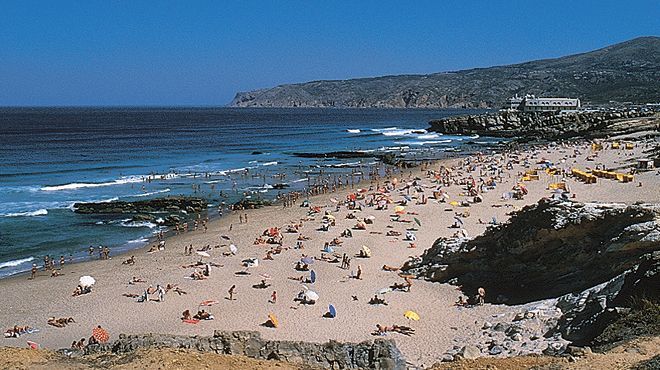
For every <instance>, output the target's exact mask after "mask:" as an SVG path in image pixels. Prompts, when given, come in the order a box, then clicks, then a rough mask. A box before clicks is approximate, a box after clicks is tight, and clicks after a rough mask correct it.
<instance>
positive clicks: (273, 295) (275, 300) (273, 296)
mask: <svg viewBox="0 0 660 370" xmlns="http://www.w3.org/2000/svg"><path fill="white" fill-rule="evenodd" d="M276 302H277V291H275V290H273V294H271V295H270V303H272V304H275V303H276Z"/></svg>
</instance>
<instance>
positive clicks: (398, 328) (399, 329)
mask: <svg viewBox="0 0 660 370" xmlns="http://www.w3.org/2000/svg"><path fill="white" fill-rule="evenodd" d="M388 332H395V333H401V334H403V335H406V336H411V335H413V334H415V329H413V328H411V327H409V326H402V325H392V326H383V325H380V324H376V330H375V331H374V332H373V333H371V335H387V333H388Z"/></svg>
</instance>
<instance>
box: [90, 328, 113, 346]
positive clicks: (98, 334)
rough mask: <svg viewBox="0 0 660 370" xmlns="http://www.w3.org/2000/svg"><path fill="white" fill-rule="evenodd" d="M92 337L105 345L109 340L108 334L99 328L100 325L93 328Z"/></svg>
mask: <svg viewBox="0 0 660 370" xmlns="http://www.w3.org/2000/svg"><path fill="white" fill-rule="evenodd" d="M92 336H93V337H94V338H96V340H98V341H99V342H101V343H105V342H107V341H108V339H110V334H108V332H107V331H106V330H105V329H103V328H102V327H101V325H99V326H97V327H95V328H94V329H92Z"/></svg>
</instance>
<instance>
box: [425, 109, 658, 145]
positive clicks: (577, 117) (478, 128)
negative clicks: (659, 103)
mask: <svg viewBox="0 0 660 370" xmlns="http://www.w3.org/2000/svg"><path fill="white" fill-rule="evenodd" d="M658 122H659V120H658V119H657V118H655V117H653V113H652V112H642V111H638V110H625V111H618V112H609V111H607V112H574V113H562V114H556V113H554V112H515V111H514V112H506V111H505V112H496V113H488V114H482V115H472V116H459V117H448V118H443V119H439V120H433V121H431V122H429V124H430V125H431V128H430V129H429V131H437V132H441V133H444V134H460V135H473V134H479V135H484V136H496V137H516V138H527V139H530V138H531V139H539V140H554V139H566V138H572V137H603V136H606V135H620V134H626V133H632V132H637V131H642V130H655V129H656V126H657V124H658Z"/></svg>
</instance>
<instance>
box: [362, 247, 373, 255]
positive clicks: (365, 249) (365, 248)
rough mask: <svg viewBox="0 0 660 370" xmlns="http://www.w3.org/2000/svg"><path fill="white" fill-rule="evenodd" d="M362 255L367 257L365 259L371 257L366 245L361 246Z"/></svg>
mask: <svg viewBox="0 0 660 370" xmlns="http://www.w3.org/2000/svg"><path fill="white" fill-rule="evenodd" d="M362 255H363V256H365V257H367V258H368V257H371V249H369V247H367V246H366V245H363V246H362Z"/></svg>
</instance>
